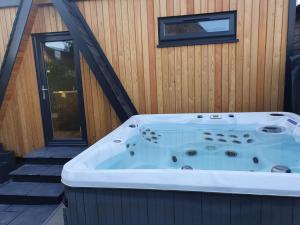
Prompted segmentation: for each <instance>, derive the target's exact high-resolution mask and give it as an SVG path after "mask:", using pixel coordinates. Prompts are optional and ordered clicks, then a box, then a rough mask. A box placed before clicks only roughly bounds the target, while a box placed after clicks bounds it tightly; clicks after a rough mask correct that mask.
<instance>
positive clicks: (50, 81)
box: [43, 41, 81, 139]
mask: <svg viewBox="0 0 300 225" xmlns="http://www.w3.org/2000/svg"><path fill="white" fill-rule="evenodd" d="M43 45H44V46H43V58H44V63H45V70H46V71H45V73H46V79H47V85H48V95H49V103H50V111H51V112H50V113H51V120H52V127H53V138H54V139H74V138H81V129H80V112H79V104H78V88H77V78H76V73H75V65H74V46H73V42H72V41H56V42H45V43H43ZM45 89H46V88H45ZM45 91H47V90H45ZM45 96H46V95H45V93H44V92H43V97H45Z"/></svg>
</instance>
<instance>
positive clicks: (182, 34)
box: [158, 11, 238, 47]
mask: <svg viewBox="0 0 300 225" xmlns="http://www.w3.org/2000/svg"><path fill="white" fill-rule="evenodd" d="M158 24H159V45H158V47H174V46H182V45H199V44H217V43H228V42H237V41H238V40H237V39H236V11H230V12H221V13H209V14H200V15H188V16H172V17H161V18H159V19H158Z"/></svg>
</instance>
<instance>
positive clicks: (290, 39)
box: [284, 0, 297, 112]
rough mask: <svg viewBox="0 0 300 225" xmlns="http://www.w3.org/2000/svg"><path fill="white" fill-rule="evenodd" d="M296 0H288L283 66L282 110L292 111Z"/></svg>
mask: <svg viewBox="0 0 300 225" xmlns="http://www.w3.org/2000/svg"><path fill="white" fill-rule="evenodd" d="M296 8H297V0H289V11H288V15H289V17H288V36H287V52H286V67H285V90H284V111H288V112H290V111H292V102H291V99H292V96H291V93H292V90H291V70H292V65H291V57H292V56H293V55H294V32H295V25H296Z"/></svg>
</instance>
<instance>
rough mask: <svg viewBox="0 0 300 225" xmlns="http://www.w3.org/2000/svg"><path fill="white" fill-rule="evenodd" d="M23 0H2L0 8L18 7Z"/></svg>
mask: <svg viewBox="0 0 300 225" xmlns="http://www.w3.org/2000/svg"><path fill="white" fill-rule="evenodd" d="M20 1H21V0H0V8H8V7H17V6H19V5H20Z"/></svg>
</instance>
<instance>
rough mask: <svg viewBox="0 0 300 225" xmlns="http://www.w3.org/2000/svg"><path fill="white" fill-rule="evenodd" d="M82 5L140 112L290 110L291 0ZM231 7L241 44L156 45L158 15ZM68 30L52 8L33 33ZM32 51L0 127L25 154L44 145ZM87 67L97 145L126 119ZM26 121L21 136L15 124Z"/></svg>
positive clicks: (96, 1) (104, 0)
mask: <svg viewBox="0 0 300 225" xmlns="http://www.w3.org/2000/svg"><path fill="white" fill-rule="evenodd" d="M78 5H79V7H80V10H81V11H82V13H83V15H84V16H85V18H86V21H87V23H88V24H89V25H90V27H91V29H92V30H93V32H94V34H95V36H96V37H97V39H98V41H99V43H100V44H101V46H102V48H103V49H104V51H105V53H106V55H107V57H108V58H109V60H110V62H111V63H112V65H113V67H114V68H115V70H116V72H117V74H118V76H119V78H120V80H121V82H122V83H123V85H124V87H125V89H126V90H127V92H128V94H129V96H130V97H131V99H132V100H133V102H134V104H135V106H136V107H137V108H138V110H139V112H140V113H180V112H220V111H269V110H274V111H277V110H282V101H283V88H284V66H285V53H286V35H287V17H288V1H286V0H86V1H80V2H78ZM227 10H237V11H238V24H237V29H238V31H237V33H238V39H239V42H238V43H232V44H219V45H203V46H189V47H187V46H183V47H176V48H163V49H160V48H157V47H156V45H157V43H158V34H157V17H160V16H172V15H186V14H194V13H207V12H218V11H227ZM0 13H1V11H0ZM1 24H2V23H1ZM63 30H66V28H65V26H64V24H63V22H62V21H61V18H60V16H59V15H58V14H57V12H55V10H54V9H53V8H52V7H51V6H43V7H41V8H39V10H38V14H37V18H36V21H35V24H34V27H33V30H32V33H41V32H55V31H63ZM0 47H1V46H0ZM1 49H2V48H1ZM2 52H3V51H2ZM26 54H27V55H26V56H28V57H25V58H24V61H23V64H24V67H26V68H27V69H26V70H22V71H20V73H19V76H18V78H17V80H18V81H17V83H18V85H19V87H20V88H18V89H16V92H15V94H14V96H13V98H12V101H11V103H10V109H9V110H8V112H7V113H6V117H5V119H4V121H3V124H2V126H1V130H0V133H1V132H2V131H3V130H6V131H7V132H6V134H5V135H1V136H0V141H2V142H4V144H5V145H7V146H9V147H10V148H13V149H17V150H18V151H19V152H20V153H24V152H27V151H29V150H31V148H36V147H40V146H42V145H43V144H44V143H43V134H42V125H41V118H40V113H39V112H40V108H39V107H40V106H39V101H38V96H37V93H38V90H37V86H36V75H35V69H34V61H33V52H32V46H31V44H29V45H28V47H27V53H26ZM81 69H82V80H83V87H84V100H85V110H86V117H87V118H86V121H87V129H88V137H89V143H90V144H92V143H94V142H95V141H96V140H98V139H99V138H101V137H102V136H103V135H105V134H106V133H108V132H109V131H111V130H112V129H113V128H114V127H116V126H117V125H118V124H119V121H118V119H117V117H116V115H115V112H114V110H113V109H112V108H111V106H110V104H109V102H108V101H107V99H106V97H105V96H104V94H103V92H102V90H101V88H100V87H99V85H98V84H97V82H96V80H95V78H94V76H93V75H92V72H91V71H90V70H89V68H88V66H87V64H86V63H85V61H84V59H82V60H81ZM25 77H26V79H25ZM25 81H26V82H25ZM24 96H25V97H24ZM24 98H26V99H27V100H28V101H29V102H30V104H26V103H24V101H23V99H24ZM29 108H30V109H29ZM9 112H10V113H9ZM25 112H26V113H27V114H26V115H25V114H24V113H25ZM29 112H32V113H29ZM17 120H19V121H23V122H16V121H17ZM22 123H23V125H22V128H21V129H20V130H19V129H18V132H16V133H20V134H18V135H16V133H14V129H17V128H13V127H14V125H13V124H16V125H19V124H22ZM30 124H31V125H32V124H34V126H35V127H36V130H32V129H31V128H30V126H31V125H30ZM2 133H4V132H2ZM33 137H35V138H33ZM33 139H36V140H33Z"/></svg>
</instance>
